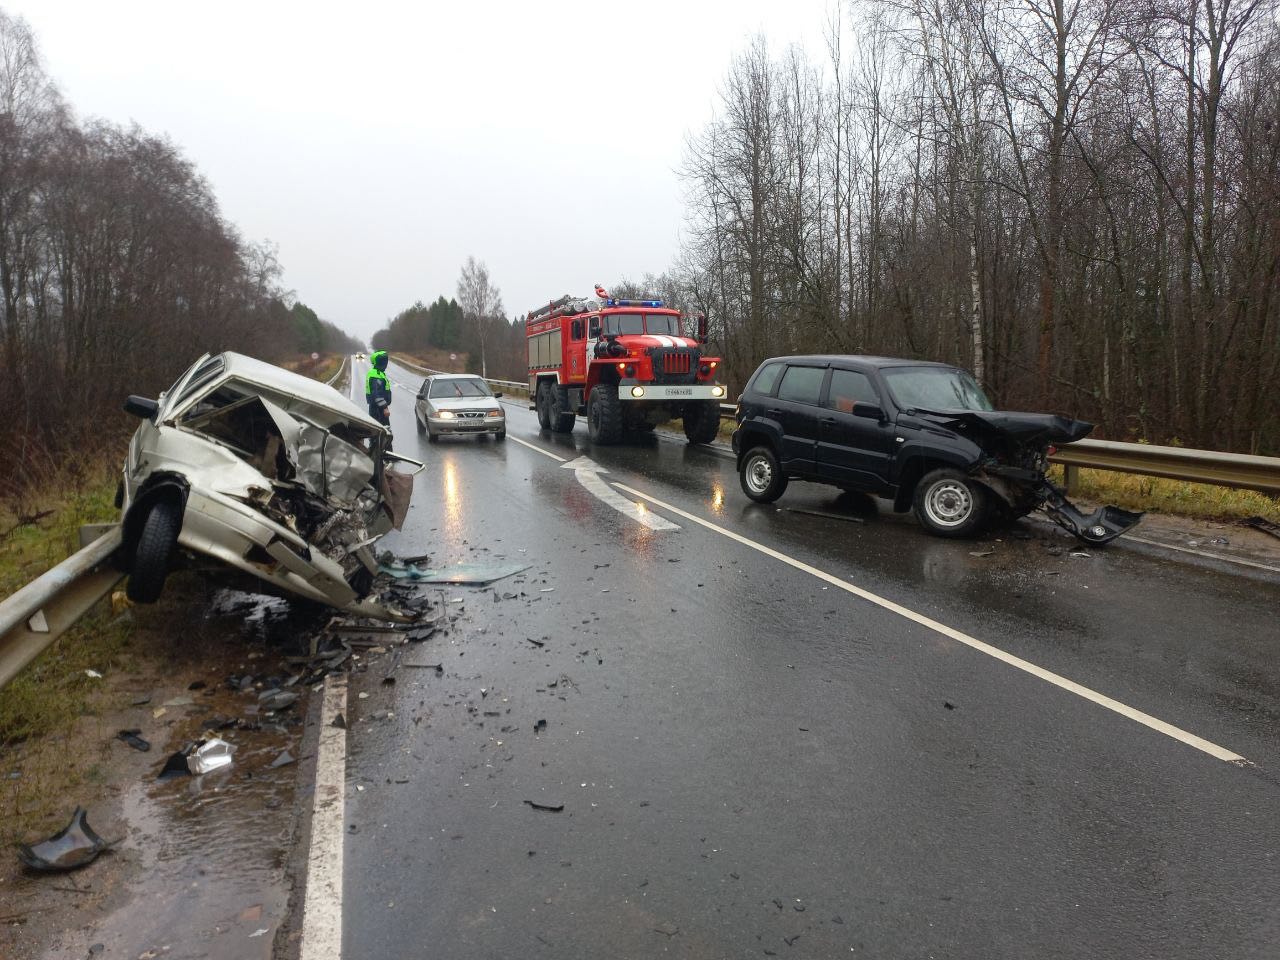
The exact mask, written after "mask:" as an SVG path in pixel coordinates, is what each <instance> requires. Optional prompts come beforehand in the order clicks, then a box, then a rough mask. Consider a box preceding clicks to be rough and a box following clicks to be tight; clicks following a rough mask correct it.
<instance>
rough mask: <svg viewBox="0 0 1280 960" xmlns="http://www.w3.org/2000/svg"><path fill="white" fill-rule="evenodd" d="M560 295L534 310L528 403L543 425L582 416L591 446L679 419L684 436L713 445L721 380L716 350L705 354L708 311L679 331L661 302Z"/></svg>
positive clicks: (557, 426) (562, 427) (680, 317)
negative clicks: (689, 332)
mask: <svg viewBox="0 0 1280 960" xmlns="http://www.w3.org/2000/svg"><path fill="white" fill-rule="evenodd" d="M595 293H596V296H595V297H594V298H585V299H584V298H574V297H570V296H567V295H566V296H564V297H561V298H560V299H559V300H555V301H553V302H551V303H549V304H547V305H546V306H544V307H540V308H538V309H537V310H534V311H531V312H530V313H529V315H528V316H527V317H526V320H525V333H526V335H527V336H528V343H529V397H530V409H531V410H536V411H537V412H538V423H539V424H540V425H541V427H542V429H544V430H551V431H553V432H556V433H569V432H570V431H572V430H573V427H574V424H575V423H576V420H577V416H578V414H586V417H587V430H588V432H589V433H590V436H591V441H592V442H593V443H601V444H608V443H617V442H618V441H619V440H620V439H622V437H623V435H624V434H626V433H636V432H646V431H651V430H653V428H654V427H655V426H657V425H658V424H659V423H663V422H665V421H667V420H673V419H676V418H679V419H681V420H682V421H683V422H684V433H685V436H686V437H687V438H688V440H689V442H690V443H710V442H711V441H712V440H714V439H715V437H716V433H717V431H718V430H719V428H720V404H721V403H722V402H723V401H724V398H725V394H726V390H725V387H724V384H722V383H719V382H718V381H717V380H716V370H717V368H718V367H719V366H720V358H719V357H708V356H704V355H703V352H702V350H703V347H704V345H705V344H706V340H707V326H706V317H705V316H702V315H699V316H698V317H697V318H696V319H697V330H696V336H694V337H690V336H686V335H685V334H686V331H685V329H684V322H685V320H686V317H685V315H684V314H682V313H681V312H680V311H679V310H674V309H671V308H668V307H664V306H663V305H662V301H660V300H626V299H614V298H612V297H610V296H609V295H608V294H607V293H606V292H605V291H604V290H603V289H602V288H601V287H598V286H597V287H596V289H595Z"/></svg>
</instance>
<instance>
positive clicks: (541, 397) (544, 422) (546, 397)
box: [533, 380, 551, 430]
mask: <svg viewBox="0 0 1280 960" xmlns="http://www.w3.org/2000/svg"><path fill="white" fill-rule="evenodd" d="M550 386H551V384H550V383H548V382H547V381H546V380H543V381H541V382H540V383H539V384H538V392H537V393H536V394H534V401H533V405H534V407H535V408H536V409H537V411H538V426H539V427H541V428H542V429H543V430H550V429H551V413H550V411H549V410H548V407H549V406H550V399H551V398H550V393H551V390H550Z"/></svg>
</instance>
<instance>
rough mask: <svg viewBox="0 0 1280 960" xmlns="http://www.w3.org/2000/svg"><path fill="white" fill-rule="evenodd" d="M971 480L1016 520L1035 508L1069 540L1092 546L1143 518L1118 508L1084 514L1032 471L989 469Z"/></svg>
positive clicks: (1115, 535)
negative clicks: (997, 499) (1063, 532)
mask: <svg viewBox="0 0 1280 960" xmlns="http://www.w3.org/2000/svg"><path fill="white" fill-rule="evenodd" d="M974 479H976V480H979V481H980V482H981V483H982V484H983V485H985V486H986V487H987V488H988V489H989V490H991V491H992V492H993V493H995V494H996V496H998V497H999V498H1000V499H1001V500H1003V501H1004V502H1005V503H1006V504H1007V505H1008V506H1009V508H1010V509H1011V510H1012V512H1013V514H1014V515H1015V516H1021V515H1023V514H1025V513H1029V512H1030V511H1031V510H1034V509H1037V508H1038V509H1040V510H1043V511H1044V512H1045V514H1047V515H1048V517H1049V519H1050V520H1052V521H1053V522H1054V523H1056V524H1057V525H1058V526H1060V527H1062V529H1064V530H1066V531H1067V532H1068V533H1070V534H1071V535H1072V536H1074V537H1076V538H1077V539H1079V540H1081V541H1083V542H1084V543H1088V544H1092V545H1094V546H1101V545H1102V544H1104V543H1110V542H1111V541H1112V540H1114V539H1115V538H1116V537H1118V536H1120V535H1121V534H1123V533H1125V532H1127V531H1129V530H1132V529H1133V528H1134V527H1135V526H1137V525H1138V522H1139V521H1140V520H1141V519H1142V517H1143V514H1141V513H1133V512H1131V511H1129V510H1123V509H1121V508H1120V507H1099V508H1098V509H1097V510H1095V511H1093V513H1090V514H1085V513H1083V512H1082V511H1081V510H1080V508H1079V507H1077V506H1076V505H1075V504H1073V503H1072V502H1071V501H1070V500H1068V499H1067V491H1066V490H1064V489H1063V488H1062V487H1060V486H1058V485H1057V484H1056V483H1054V482H1053V481H1052V480H1050V479H1049V478H1048V477H1046V476H1045V475H1044V474H1043V473H1040V472H1038V471H1035V470H1023V469H1017V468H1012V467H997V466H988V467H987V468H986V469H984V470H981V471H979V472H977V473H976V474H975V475H974Z"/></svg>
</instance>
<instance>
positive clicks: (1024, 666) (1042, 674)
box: [614, 483, 1248, 764]
mask: <svg viewBox="0 0 1280 960" xmlns="http://www.w3.org/2000/svg"><path fill="white" fill-rule="evenodd" d="M614 486H616V487H617V488H618V489H620V490H623V491H625V492H626V493H629V494H631V495H632V496H634V497H639V498H640V499H642V500H646V501H648V502H649V503H652V504H653V505H654V506H657V507H661V508H662V509H663V510H666V511H668V512H670V513H673V514H675V515H676V516H678V517H684V518H685V519H686V520H688V521H690V522H691V523H696V524H698V525H699V526H702V527H705V528H706V529H708V530H711V531H713V532H715V533H718V534H720V535H721V536H723V537H727V538H728V539H730V540H733V541H734V542H735V543H740V544H742V545H743V546H744V547H750V548H751V549H752V550H756V551H758V552H759V553H763V554H764V555H765V556H768V557H772V558H773V559H775V560H780V561H782V562H783V563H785V564H787V565H788V566H791V567H794V568H795V569H797V570H801V571H803V572H804V573H808V574H810V575H812V576H814V577H817V578H818V579H819V580H821V581H823V582H824V583H828V584H830V585H831V586H833V587H838V588H839V589H841V590H844V591H845V592H846V593H851V594H853V595H854V596H855V597H860V598H862V599H863V600H867V601H869V602H870V603H874V604H875V605H876V606H878V607H881V608H882V609H884V610H888V611H889V612H890V613H894V614H897V615H898V616H900V617H903V618H904V619H906V620H910V621H911V622H912V623H916V624H919V625H920V626H922V627H926V628H927V629H929V630H932V631H934V632H935V633H939V634H941V635H942V636H944V637H948V638H950V639H952V640H955V641H956V642H957V643H962V644H964V645H965V646H967V647H971V648H972V649H974V650H977V651H978V652H979V653H984V654H986V655H987V656H989V657H992V658H994V659H996V660H999V661H1001V662H1002V663H1005V664H1008V665H1009V666H1011V667H1014V668H1016V669H1018V670H1021V671H1023V672H1024V673H1029V674H1031V676H1033V677H1038V678H1039V679H1041V680H1044V681H1045V682H1046V683H1051V684H1053V685H1054V686H1055V687H1058V688H1060V689H1062V690H1066V691H1067V692H1068V693H1074V694H1075V695H1076V696H1078V697H1082V698H1083V699H1085V700H1088V701H1090V702H1092V703H1095V704H1097V705H1098V706H1100V707H1104V708H1105V709H1107V710H1110V711H1112V712H1113V713H1118V714H1119V715H1120V716H1122V717H1125V718H1127V719H1129V720H1133V721H1134V722H1136V723H1140V724H1142V725H1143V726H1144V727H1148V728H1150V729H1152V730H1154V731H1156V732H1157V733H1162V734H1164V735H1165V736H1166V737H1171V738H1172V739H1174V740H1177V741H1178V742H1179V743H1184V744H1186V745H1187V746H1189V747H1193V748H1195V749H1196V750H1199V751H1201V752H1202V753H1207V754H1208V755H1209V756H1211V757H1213V758H1214V759H1216V760H1224V761H1226V762H1228V763H1236V764H1247V763H1248V761H1247V760H1246V759H1245V758H1244V757H1242V756H1240V754H1238V753H1235V752H1233V751H1231V750H1228V749H1227V748H1226V747H1220V746H1218V745H1217V744H1216V743H1212V742H1210V741H1209V740H1205V739H1204V738H1203V737H1198V736H1196V735H1195V734H1194V733H1189V732H1187V731H1186V730H1183V729H1182V728H1180V727H1175V726H1174V725H1173V724H1171V723H1166V722H1165V721H1163V720H1161V719H1159V718H1157V717H1153V716H1151V715H1150V714H1148V713H1143V712H1142V711H1141V710H1136V709H1134V708H1133V707H1130V706H1128V705H1127V704H1124V703H1121V702H1120V701H1119V700H1113V699H1112V698H1111V697H1108V696H1106V695H1105V694H1102V693H1098V692H1097V691H1096V690H1091V689H1089V688H1088V687H1086V686H1083V685H1082V684H1079V683H1076V682H1075V681H1074V680H1068V679H1067V678H1066V677H1063V676H1060V675H1058V674H1056V673H1053V672H1052V671H1050V670H1046V669H1044V667H1039V666H1036V665H1035V664H1034V663H1031V662H1030V661H1027V660H1023V659H1022V658H1021V657H1016V656H1014V655H1013V654H1011V653H1008V652H1006V651H1004V650H1001V649H1000V648H999V647H993V646H992V645H991V644H989V643H984V642H983V641H981V640H979V639H977V638H976V637H971V636H969V635H968V634H967V633H962V632H961V631H959V630H956V629H954V628H952V627H948V626H947V625H946V624H944V623H939V622H938V621H937V620H934V619H931V618H930V617H926V616H924V615H923V614H919V613H916V612H915V611H914V610H911V609H908V608H907V607H904V606H902V605H901V604H898V603H894V602H893V601H892V600H887V599H885V598H884V597H881V596H879V595H877V594H874V593H872V592H871V591H870V590H864V589H862V588H861V587H858V586H855V585H854V584H852V583H849V582H848V581H846V580H841V579H840V578H839V577H837V576H834V575H833V574H830V573H827V572H826V571H825V570H819V569H818V568H817V567H812V566H810V565H809V564H807V563H804V562H803V561H801V560H797V559H795V558H794V557H789V556H787V555H786V554H785V553H780V552H778V551H777V550H774V549H772V548H770V547H766V546H765V545H764V544H762V543H757V542H756V541H754V540H751V539H749V538H747V537H744V536H742V534H740V533H734V532H733V531H732V530H728V529H726V528H724V527H722V526H720V525H719V524H715V523H712V522H711V521H709V520H704V519H702V518H701V517H699V516H696V515H694V514H692V513H689V512H688V511H686V510H681V509H680V508H679V507H675V506H672V505H671V504H669V503H665V502H663V501H662V500H659V499H658V498H657V497H653V496H650V495H649V494H647V493H645V492H643V491H642V490H636V489H634V488H632V487H628V486H627V485H625V484H622V483H615V484H614Z"/></svg>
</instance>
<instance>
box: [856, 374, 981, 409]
mask: <svg viewBox="0 0 1280 960" xmlns="http://www.w3.org/2000/svg"><path fill="white" fill-rule="evenodd" d="M880 372H881V374H882V375H883V376H884V379H885V382H886V383H888V384H889V392H890V393H892V394H893V399H894V400H896V401H897V403H898V406H899V407H902V408H903V409H904V410H909V409H912V408H913V407H921V408H924V409H925V410H991V409H994V408H993V407H992V406H991V401H990V400H988V399H987V395H986V394H985V393H983V392H982V388H981V387H980V386H978V382H977V381H976V380H974V379H973V377H971V376H969V374H967V373H965V372H964V371H963V370H948V369H947V368H946V367H886V368H885V369H883V370H881V371H880Z"/></svg>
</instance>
